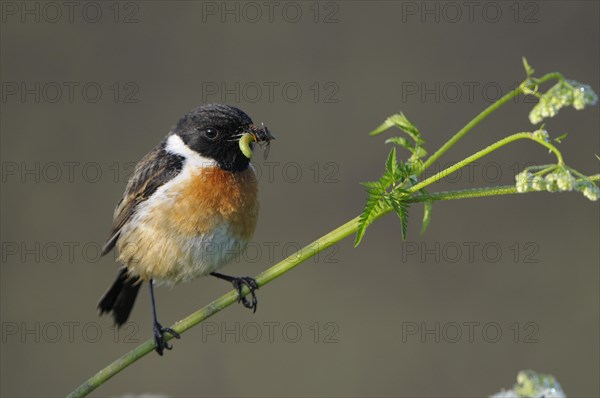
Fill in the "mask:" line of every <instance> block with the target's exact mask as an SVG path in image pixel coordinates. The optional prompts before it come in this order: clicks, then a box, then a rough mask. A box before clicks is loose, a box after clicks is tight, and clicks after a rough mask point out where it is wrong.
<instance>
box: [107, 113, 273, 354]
mask: <svg viewBox="0 0 600 398" xmlns="http://www.w3.org/2000/svg"><path fill="white" fill-rule="evenodd" d="M273 138H274V137H273V136H272V135H271V133H270V132H269V130H268V129H267V128H266V127H265V126H264V125H261V126H255V125H254V124H253V122H252V120H251V119H250V117H249V116H248V115H246V114H245V113H244V112H243V111H242V110H240V109H238V108H235V107H233V106H228V105H222V104H209V105H203V106H200V107H198V108H196V109H194V110H192V111H190V112H188V113H187V114H185V115H184V116H183V117H182V118H181V119H180V120H179V122H178V123H177V125H176V126H174V127H173V128H172V129H171V131H170V132H169V134H167V136H166V137H165V138H164V139H163V140H162V141H161V142H160V143H159V144H158V145H157V146H155V147H154V148H153V149H152V150H151V151H150V152H149V153H148V154H146V156H144V157H143V158H142V160H141V161H140V162H139V163H138V164H137V165H136V167H135V170H134V172H133V175H132V177H131V178H130V180H129V183H128V184H127V188H126V189H125V193H124V194H123V198H122V199H121V201H120V202H119V203H118V205H117V207H116V209H115V213H114V217H113V224H112V229H111V232H110V235H109V238H108V240H107V241H106V244H105V245H104V247H103V249H102V254H103V255H104V254H107V253H108V252H110V251H111V250H112V249H113V248H114V247H115V246H116V247H117V248H118V250H119V255H118V261H119V262H120V263H121V264H122V265H123V267H122V268H121V269H120V271H119V274H118V276H117V279H116V280H115V282H114V283H113V284H112V286H111V287H110V288H109V289H108V290H107V291H106V293H105V294H104V296H102V298H101V299H100V302H99V304H98V309H99V310H100V313H101V314H103V313H112V315H113V318H114V321H115V323H116V324H117V325H118V326H121V325H122V324H123V323H125V322H126V321H127V318H128V317H129V314H130V313H131V310H132V308H133V304H134V302H135V299H136V296H137V294H138V292H139V289H140V287H141V285H142V283H143V282H144V281H146V282H148V285H149V287H150V299H151V304H152V315H153V334H154V339H155V342H156V352H157V353H158V354H159V355H162V354H163V350H165V349H169V350H170V349H171V348H172V347H171V345H169V344H168V343H167V342H166V341H165V338H164V336H165V333H168V334H170V335H172V336H173V337H175V338H179V337H180V336H179V334H178V333H176V332H175V331H174V330H172V329H170V328H165V327H163V326H162V325H161V324H160V323H159V322H158V319H157V317H156V303H155V299H154V284H167V285H175V284H178V283H180V282H185V281H189V280H192V279H195V278H198V277H201V276H206V275H212V276H215V277H217V278H220V279H224V280H226V281H228V282H230V283H232V284H233V286H234V287H235V289H236V290H237V291H238V302H241V303H242V304H243V305H244V306H245V307H246V308H250V309H252V310H253V311H256V305H257V299H256V294H255V290H256V289H258V285H257V283H256V281H255V280H254V279H253V278H250V277H233V276H227V275H223V274H221V273H217V272H216V271H217V270H219V269H220V268H221V267H223V266H224V265H225V264H227V263H228V262H230V261H231V260H232V259H233V258H235V257H236V256H237V255H239V253H240V252H241V251H242V250H243V249H244V248H245V246H246V244H247V243H248V242H249V240H250V238H251V237H252V234H253V233H254V229H255V227H256V220H257V217H258V200H257V189H258V182H257V176H256V173H255V170H254V168H253V167H252V165H251V163H250V155H251V153H252V152H251V150H252V145H253V142H255V143H258V144H260V145H262V144H267V145H268V144H269V143H270V141H271V140H272V139H273ZM243 286H247V287H248V288H249V290H250V296H251V300H248V299H247V298H246V297H244V296H243V295H242V289H243Z"/></svg>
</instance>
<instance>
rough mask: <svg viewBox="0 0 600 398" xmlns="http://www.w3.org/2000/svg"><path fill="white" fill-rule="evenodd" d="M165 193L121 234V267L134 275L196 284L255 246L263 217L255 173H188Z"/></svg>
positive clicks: (144, 207)
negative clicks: (251, 244)
mask: <svg viewBox="0 0 600 398" xmlns="http://www.w3.org/2000/svg"><path fill="white" fill-rule="evenodd" d="M217 187H219V188H218V189H217ZM160 190H162V191H161V192H158V195H153V197H152V198H150V199H148V200H147V201H146V202H144V203H143V204H141V206H140V208H139V209H138V210H137V211H136V213H135V214H134V216H133V219H132V220H131V222H129V223H128V225H127V226H126V227H125V228H124V229H123V230H122V231H121V236H120V237H119V241H118V246H119V261H120V262H122V263H123V264H124V265H125V266H127V268H128V269H129V270H130V272H131V273H132V274H134V275H138V276H140V277H141V278H142V279H154V280H155V281H156V282H158V283H161V282H163V283H168V284H175V283H179V282H183V281H187V280H190V279H194V278H196V277H199V276H203V275H207V274H209V273H211V272H214V271H215V270H217V269H219V268H220V267H222V266H223V265H225V264H227V263H228V262H230V261H231V260H232V259H234V258H235V257H236V256H238V255H239V253H240V252H241V251H242V250H243V249H244V248H245V246H246V244H247V243H248V241H249V240H250V238H251V236H252V234H253V232H254V229H255V226H256V218H257V215H258V201H257V198H256V196H257V192H256V191H257V181H256V176H255V174H254V171H253V170H252V169H250V168H249V169H248V170H246V171H243V172H240V173H231V172H225V171H222V170H220V169H216V168H214V169H210V170H203V171H202V173H199V172H198V170H183V171H182V173H181V174H180V175H179V176H177V177H176V178H175V179H174V180H173V181H172V182H169V183H167V184H165V185H164V186H163V187H161V188H160Z"/></svg>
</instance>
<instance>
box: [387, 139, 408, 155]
mask: <svg viewBox="0 0 600 398" xmlns="http://www.w3.org/2000/svg"><path fill="white" fill-rule="evenodd" d="M385 143H386V144H396V145H398V146H400V147H402V148H406V149H408V150H409V151H411V152H413V153H414V152H415V146H414V145H413V144H412V143H411V142H410V141H409V140H408V139H407V138H406V137H392V138H388V139H387V140H385Z"/></svg>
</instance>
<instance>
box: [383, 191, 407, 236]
mask: <svg viewBox="0 0 600 398" xmlns="http://www.w3.org/2000/svg"><path fill="white" fill-rule="evenodd" d="M387 199H388V200H387V202H388V203H389V205H390V206H391V207H392V209H394V211H395V212H396V214H397V215H398V218H400V223H401V224H402V240H406V230H407V229H408V207H409V206H408V205H407V204H406V203H404V202H403V201H402V200H401V199H399V198H398V197H397V196H396V195H395V193H392V194H390V195H388V196H387Z"/></svg>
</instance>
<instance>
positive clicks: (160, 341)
mask: <svg viewBox="0 0 600 398" xmlns="http://www.w3.org/2000/svg"><path fill="white" fill-rule="evenodd" d="M152 331H153V333H154V344H155V345H154V350H155V351H156V352H157V353H158V355H160V356H162V354H163V351H164V350H170V349H172V348H173V346H172V345H171V344H169V343H167V342H166V341H165V333H168V334H170V335H171V336H173V337H175V338H176V339H179V338H181V336H180V335H179V333H177V332H176V331H174V330H173V329H171V328H165V327H163V326H162V325H161V324H160V323H158V322H155V323H154V327H153V328H152Z"/></svg>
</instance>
